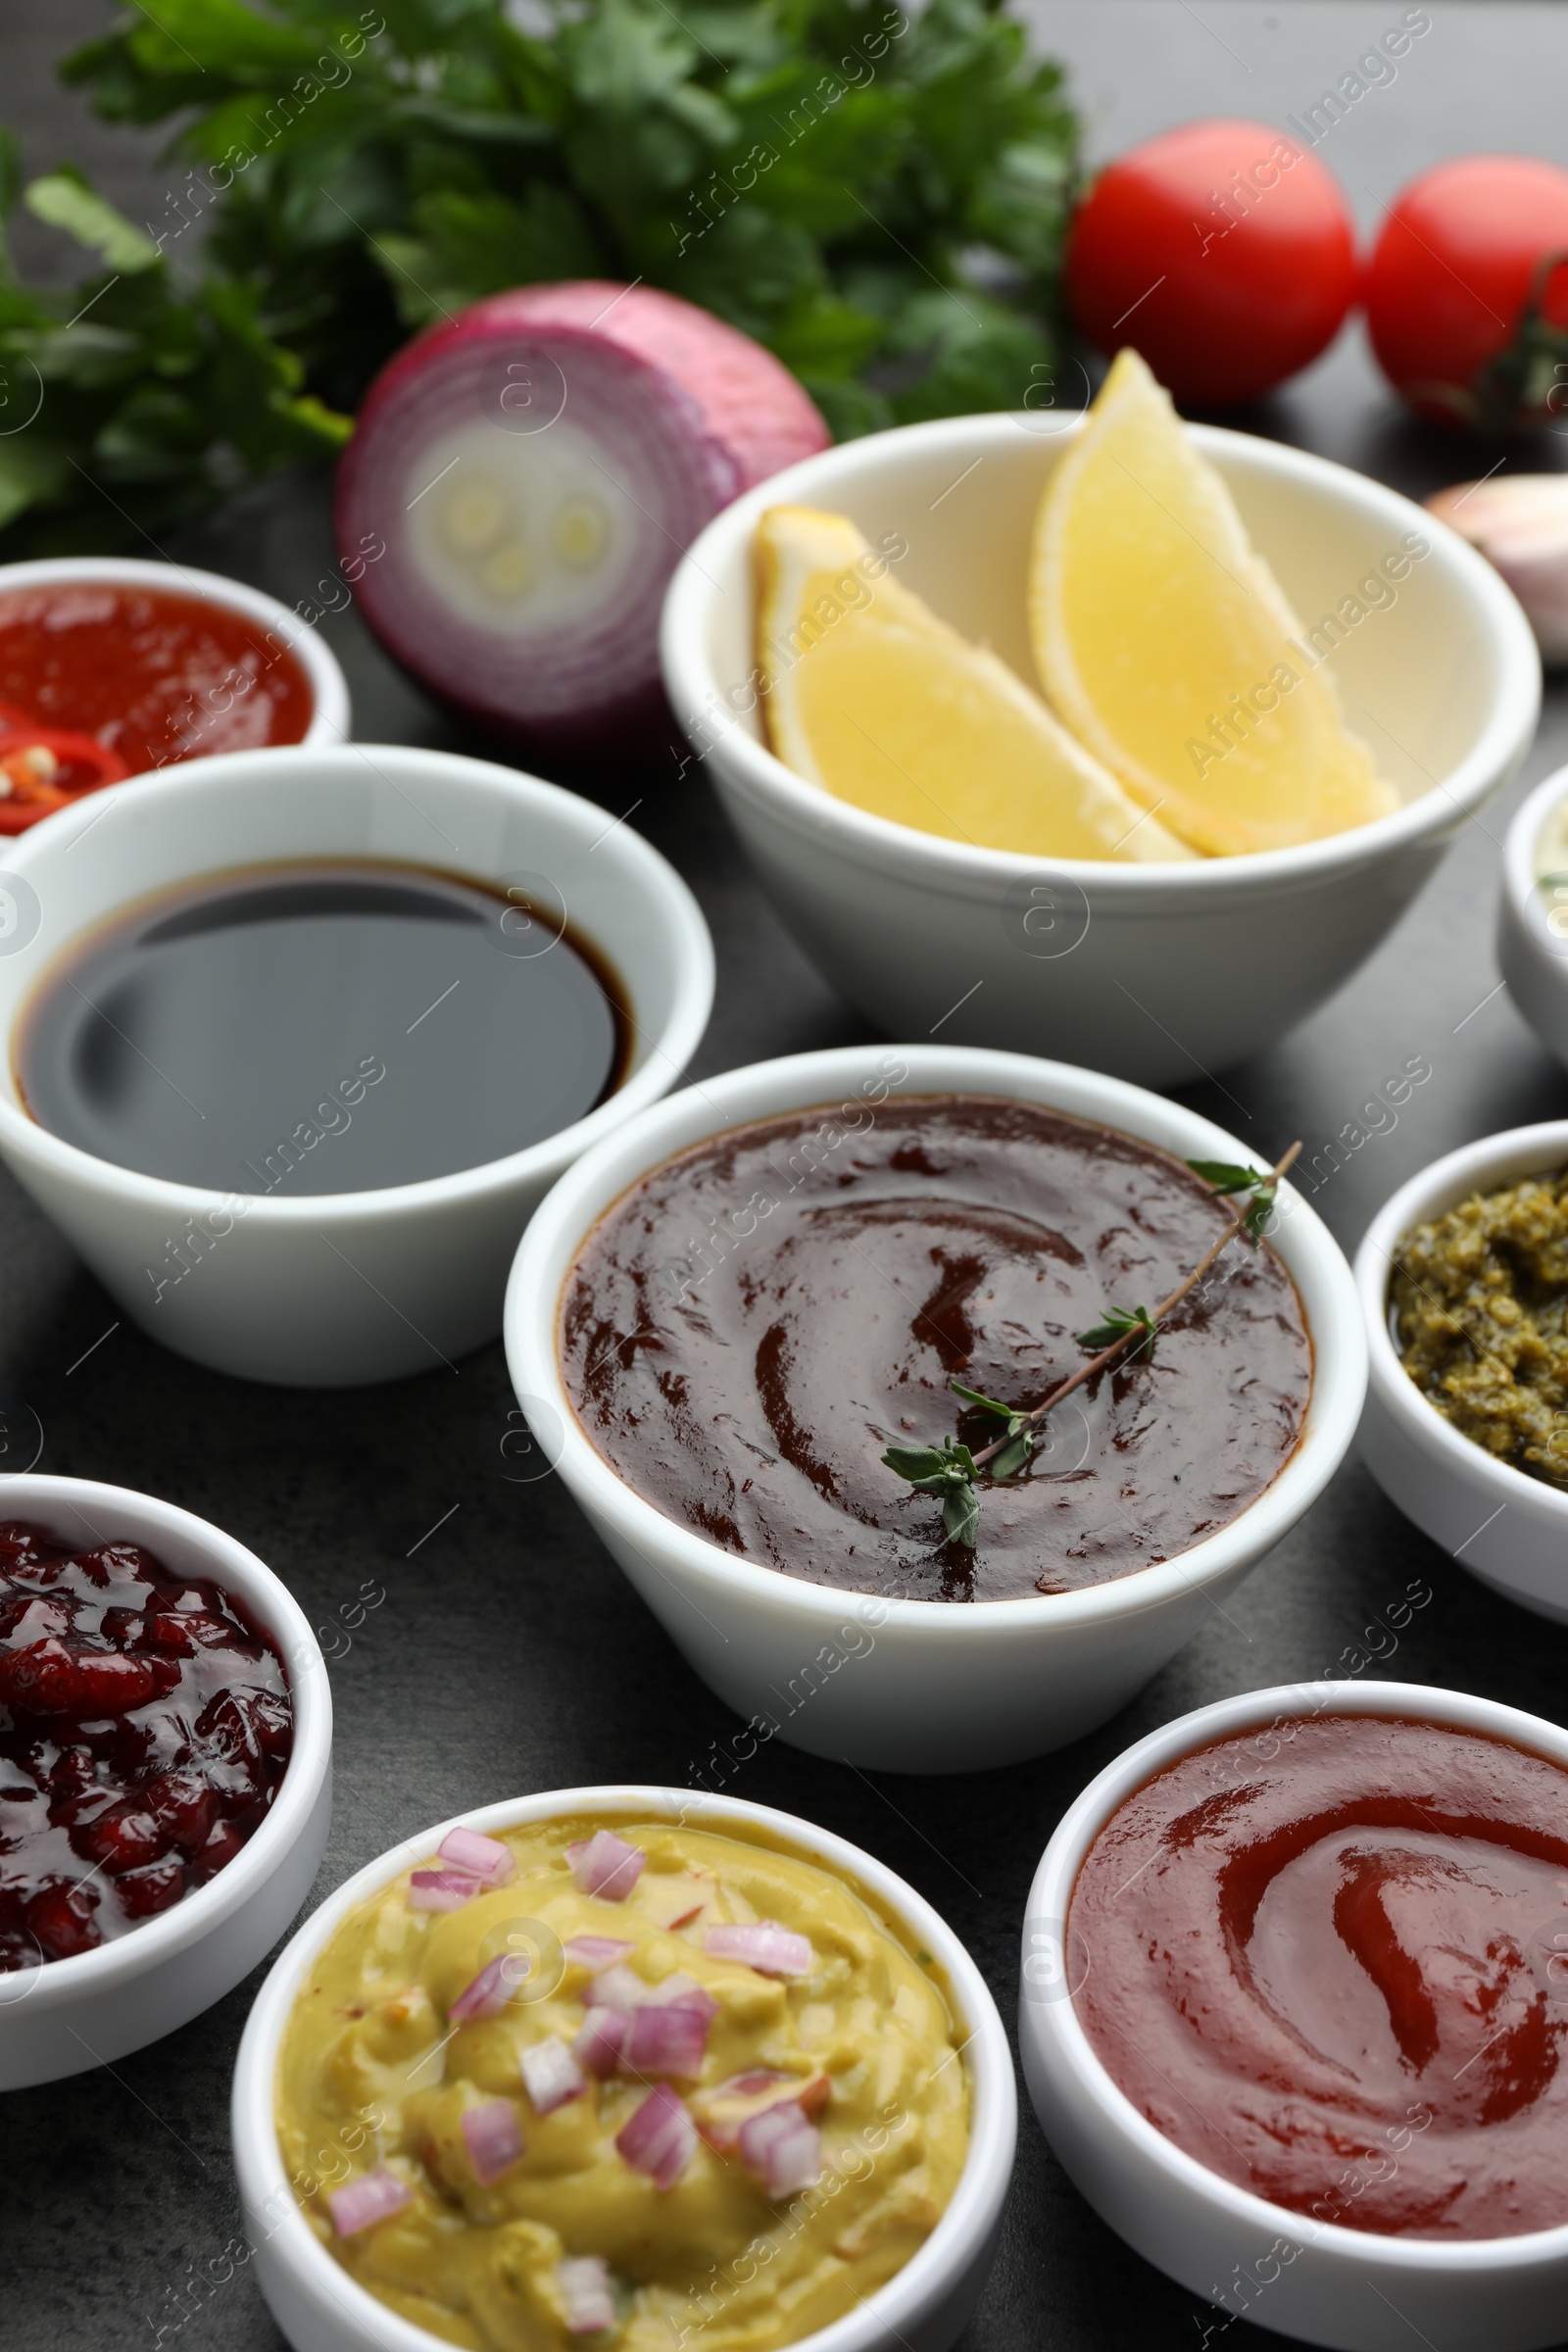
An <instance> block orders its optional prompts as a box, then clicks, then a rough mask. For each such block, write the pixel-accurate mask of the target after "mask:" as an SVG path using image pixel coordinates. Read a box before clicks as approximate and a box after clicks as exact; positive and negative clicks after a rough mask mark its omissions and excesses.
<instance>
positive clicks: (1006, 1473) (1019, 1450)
mask: <svg viewBox="0 0 1568 2352" xmlns="http://www.w3.org/2000/svg"><path fill="white" fill-rule="evenodd" d="M1034 1449H1035V1442H1034V1439H1033V1438H1032V1437H1031V1436H1030V1435H1029V1432H1028V1431H1027V1430H1024V1431H1022V1432H1021V1433H1019V1434H1017V1435H1015V1436H1014V1437H1013V1438H1012V1442H1011V1444H1010V1445H1007V1446H1004V1447H1003V1448H1002V1451H1001V1452H1000V1453H997V1454H993V1455H992V1457H991V1460H990V1461H989V1462H988V1463H987V1464H986V1467H987V1469H988V1470H989V1471H990V1473H991V1475H992V1477H993V1478H1012V1477H1015V1476H1016V1474H1017V1473H1018V1471H1020V1470H1021V1469H1022V1468H1023V1466H1024V1464H1025V1462H1026V1461H1027V1460H1028V1459H1029V1456H1030V1455H1031V1454H1032V1453H1033V1451H1034Z"/></svg>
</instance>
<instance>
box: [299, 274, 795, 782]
mask: <svg viewBox="0 0 1568 2352" xmlns="http://www.w3.org/2000/svg"><path fill="white" fill-rule="evenodd" d="M828 439H829V435H828V431H827V427H826V426H825V424H824V423H823V421H822V418H821V417H820V416H819V415H818V413H817V411H816V409H815V408H814V407H813V406H812V404H811V402H810V400H809V398H808V397H807V395H806V393H805V392H804V391H803V390H802V389H801V386H800V385H799V384H798V383H797V382H796V380H795V378H794V377H793V376H792V375H791V374H790V373H789V371H788V370H787V369H786V368H784V367H782V366H781V365H780V363H779V362H778V361H777V360H775V359H774V358H773V357H772V356H771V354H769V353H768V352H765V351H764V350H763V349H762V347H761V345H760V344H759V343H754V342H753V341H752V339H751V338H750V336H748V335H743V334H741V333H740V332H739V331H738V330H737V329H736V328H735V327H732V326H725V325H723V324H722V323H721V322H720V321H719V320H718V319H714V318H712V317H711V316H710V314H709V313H708V312H706V311H700V310H697V309H695V308H694V307H693V305H692V304H690V303H687V302H682V301H680V300H679V299H678V297H676V296H675V295H672V294H662V293H658V292H656V291H655V290H654V288H653V287H651V286H642V285H637V286H624V285H613V284H606V283H602V282H599V281H596V280H577V281H570V282H566V283H563V284H556V285H534V286H523V287H519V288H517V289H516V290H515V292H512V293H508V294H495V295H491V296H490V297H489V298H488V299H487V300H485V301H483V302H476V303H474V304H472V305H471V306H470V308H468V309H467V310H466V311H463V312H462V313H460V314H459V316H458V317H457V318H456V319H449V320H448V321H447V322H446V323H445V324H444V325H441V326H437V327H434V328H432V329H431V330H430V331H429V332H428V333H426V334H423V335H420V336H418V337H417V338H416V340H415V341H414V342H413V343H411V344H409V345H408V346H407V348H406V349H405V350H403V351H402V352H400V353H399V354H398V356H397V358H396V359H394V360H393V361H392V362H391V363H390V365H389V366H388V367H386V368H383V369H382V371H381V373H380V375H378V376H377V377H376V379H375V382H374V383H373V384H372V385H371V386H370V389H369V391H368V394H367V395H366V398H365V400H364V402H363V403H362V405H361V408H360V413H359V422H358V425H357V427H356V429H355V434H354V438H353V440H352V441H351V442H350V444H349V446H348V448H347V450H346V451H345V452H344V455H343V460H342V463H341V465H340V466H339V467H338V475H337V492H336V500H335V521H336V528H337V539H338V547H339V550H340V553H341V555H342V558H343V563H344V565H345V568H346V569H347V570H348V576H349V577H350V579H352V580H353V581H354V582H355V584H356V589H357V593H358V595H359V597H360V600H361V603H362V606H363V608H364V611H365V613H366V614H367V616H368V619H369V622H370V625H371V627H372V628H373V629H374V630H375V632H376V634H377V636H379V637H380V638H381V639H382V641H383V643H384V644H385V645H386V646H387V648H388V650H389V651H390V652H391V653H392V654H393V655H394V656H395V657H396V659H397V660H398V661H400V662H403V663H404V664H405V666H406V667H408V668H409V669H411V670H413V672H414V673H415V675H416V676H417V677H418V678H420V679H422V681H423V682H424V684H425V685H426V686H427V687H428V688H429V689H430V691H431V692H432V693H433V694H435V695H436V696H437V697H438V698H439V699H440V700H441V701H443V702H446V703H451V704H456V705H457V707H458V708H459V709H460V710H462V711H465V712H466V713H467V714H468V715H469V716H470V717H472V718H474V719H476V720H478V722H479V723H480V724H481V725H483V726H488V727H490V728H492V729H494V730H496V731H498V732H500V733H501V734H504V735H506V736H509V737H511V738H512V739H514V740H520V741H526V742H535V743H542V744H547V745H555V746H559V747H560V748H562V749H564V750H566V751H573V750H578V751H580V750H590V751H591V750H599V751H604V750H608V749H609V748H610V747H611V746H613V745H614V744H615V743H616V742H617V741H618V742H621V743H624V742H625V740H626V739H627V738H628V737H635V736H636V735H638V734H639V733H643V732H645V731H647V730H649V729H650V728H651V727H652V726H653V725H655V724H657V723H658V722H660V721H662V722H663V723H664V724H666V725H667V713H666V711H665V708H664V704H663V698H662V692H661V689H660V684H659V650H658V634H659V613H660V606H661V603H662V598H663V592H664V588H665V585H666V583H667V581H668V579H669V575H670V573H671V571H672V570H673V569H674V567H675V564H676V562H677V560H678V558H679V556H680V553H681V551H682V550H683V549H684V548H686V547H688V546H690V544H691V542H692V540H693V539H695V538H696V536H697V534H698V532H699V531H700V530H701V529H702V527H703V525H704V524H705V523H706V522H707V521H708V520H709V519H710V518H711V516H712V515H716V514H717V512H718V510H719V509H720V507H724V506H727V505H728V504H729V502H730V500H731V499H732V498H736V497H738V496H739V495H740V493H741V491H743V490H745V489H749V488H750V486H751V485H752V483H753V482H760V481H761V480H762V479H763V478H764V477H765V476H766V475H768V474H770V473H776V472H777V471H778V469H779V467H780V466H789V465H793V464H794V462H795V460H796V459H797V458H805V457H809V456H810V455H811V454H812V453H813V451H816V450H819V449H825V448H826V446H827V443H828Z"/></svg>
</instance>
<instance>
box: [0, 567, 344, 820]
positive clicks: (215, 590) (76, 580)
mask: <svg viewBox="0 0 1568 2352" xmlns="http://www.w3.org/2000/svg"><path fill="white" fill-rule="evenodd" d="M57 581H70V582H71V583H73V585H75V584H79V585H90V584H91V583H93V582H94V581H107V582H108V583H109V584H110V585H111V586H114V587H123V588H156V589H158V590H160V591H161V592H162V593H163V594H164V595H165V596H190V597H195V598H197V599H198V600H200V601H201V602H204V603H207V604H214V605H226V606H227V608H228V610H229V611H230V612H231V613H239V614H241V615H242V617H243V618H244V619H246V620H249V621H253V622H254V623H255V624H256V626H257V627H258V628H259V629H260V630H261V631H262V632H263V634H264V636H265V635H268V634H270V636H271V637H272V638H273V639H274V640H275V641H277V642H279V643H281V644H283V645H285V646H287V648H288V650H289V652H290V653H291V654H293V656H294V658H295V660H296V661H297V662H299V664H300V667H301V668H302V669H303V670H304V672H305V675H306V677H307V678H308V679H309V681H310V688H311V698H312V705H313V708H312V711H311V723H310V725H309V726H308V727H307V728H306V730H305V733H304V736H303V737H302V738H301V740H302V742H303V743H305V744H308V745H310V746H311V747H312V748H313V749H314V748H315V747H317V746H319V745H320V744H326V743H346V742H347V741H348V739H349V734H350V730H351V723H352V721H351V713H350V711H349V689H348V681H347V679H346V678H345V677H344V675H343V672H342V670H341V669H340V667H339V666H338V659H337V656H336V655H335V654H334V653H333V652H332V649H331V647H330V646H329V645H327V644H326V642H325V641H324V639H323V638H322V636H321V634H320V632H319V629H317V628H315V627H314V626H312V624H311V622H310V621H309V620H307V619H305V618H304V617H303V616H302V615H301V614H300V613H298V612H291V611H290V609H289V607H288V606H287V605H280V604H279V603H278V601H277V599H276V597H275V596H268V595H267V594H266V593H265V592H264V591H263V590H262V589H260V588H248V587H247V586H246V585H245V583H244V581H243V580H230V579H227V578H225V577H224V575H223V573H221V572H220V571H197V570H194V569H193V568H192V567H191V565H189V564H154V563H150V562H148V561H147V559H146V558H145V557H142V556H40V557H38V558H37V559H36V560H35V561H34V562H33V563H30V564H0V596H5V595H9V594H10V593H12V592H13V591H15V590H18V589H24V588H47V587H49V586H51V585H52V584H54V583H55V582H57ZM310 601H311V600H309V599H308V598H302V599H301V602H302V603H308V602H310ZM228 756H229V757H233V755H232V754H230V755H228ZM135 780H136V779H135V778H134V777H127V778H126V781H127V782H128V783H134V782H135ZM108 789H109V790H111V791H114V790H116V789H118V788H117V787H115V786H113V785H111V786H110V787H108ZM42 821H43V822H44V823H47V822H48V821H49V820H48V819H47V818H44V819H43V820H42Z"/></svg>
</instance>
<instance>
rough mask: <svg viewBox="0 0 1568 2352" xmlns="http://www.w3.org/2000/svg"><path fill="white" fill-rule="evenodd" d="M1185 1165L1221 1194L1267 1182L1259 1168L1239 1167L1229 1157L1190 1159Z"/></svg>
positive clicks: (1242, 1191)
mask: <svg viewBox="0 0 1568 2352" xmlns="http://www.w3.org/2000/svg"><path fill="white" fill-rule="evenodd" d="M1187 1165H1188V1166H1189V1167H1190V1168H1191V1169H1192V1171H1193V1174H1194V1175H1195V1176H1201V1178H1202V1179H1203V1182H1204V1183H1205V1184H1206V1185H1209V1186H1210V1187H1211V1188H1212V1189H1213V1191H1215V1192H1216V1193H1219V1194H1221V1195H1223V1194H1225V1193H1248V1192H1250V1191H1251V1190H1252V1187H1253V1186H1254V1185H1259V1184H1267V1182H1268V1178H1267V1176H1266V1175H1265V1174H1264V1172H1263V1170H1262V1169H1261V1168H1239V1167H1238V1166H1237V1165H1236V1162H1235V1161H1234V1160H1231V1159H1190V1160H1189V1161H1188V1162H1187Z"/></svg>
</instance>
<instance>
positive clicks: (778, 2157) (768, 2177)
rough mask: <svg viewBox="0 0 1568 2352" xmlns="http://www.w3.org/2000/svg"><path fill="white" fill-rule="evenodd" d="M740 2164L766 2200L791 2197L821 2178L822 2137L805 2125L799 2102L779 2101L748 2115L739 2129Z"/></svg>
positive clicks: (813, 2127) (814, 2129) (792, 2100)
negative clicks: (762, 2189)
mask: <svg viewBox="0 0 1568 2352" xmlns="http://www.w3.org/2000/svg"><path fill="white" fill-rule="evenodd" d="M739 2140H740V2155H741V2162H742V2163H743V2164H744V2165H745V2166H746V2168H747V2170H748V2171H749V2172H753V2173H756V2174H757V2176H758V2178H759V2179H760V2180H761V2181H762V2183H763V2185H764V2186H765V2187H766V2189H767V2193H768V2195H769V2196H770V2197H793V2196H795V2195H797V2194H798V2193H799V2191H800V2190H801V2189H803V2188H811V2187H814V2185H815V2183H816V2182H817V2181H818V2180H820V2179H821V2177H822V2134H821V2132H820V2131H818V2130H817V2129H816V2126H815V2125H814V2124H809V2123H808V2122H807V2120H806V2116H805V2114H804V2113H803V2111H802V2109H801V2107H800V2105H799V2103H798V2102H797V2101H796V2100H794V2099H781V2100H779V2101H778V2102H777V2104H776V2105H774V2106H772V2107H764V2108H763V2109H762V2112H761V2114H760V2115H754V2116H750V2117H749V2118H748V2119H747V2121H746V2122H745V2123H744V2124H742V2126H741V2128H740V2134H739Z"/></svg>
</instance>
